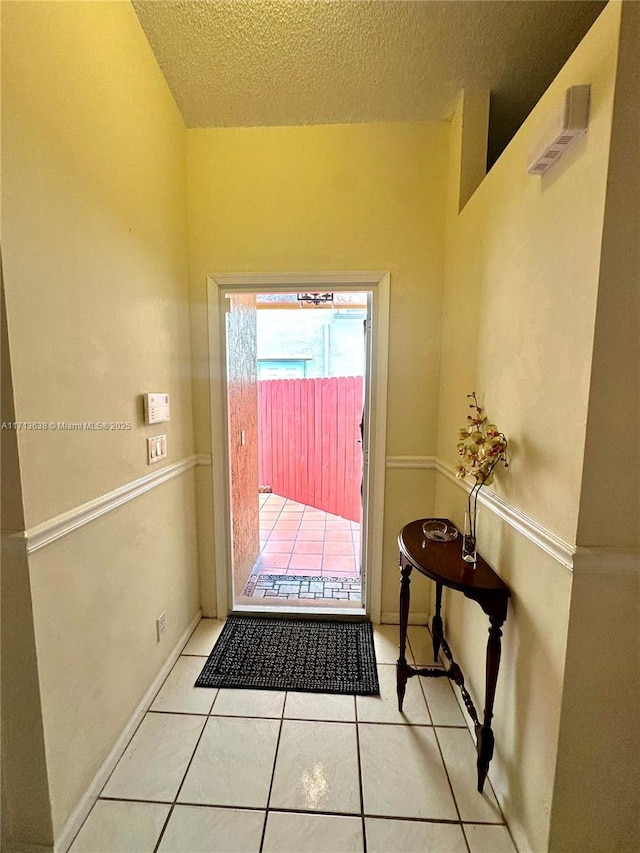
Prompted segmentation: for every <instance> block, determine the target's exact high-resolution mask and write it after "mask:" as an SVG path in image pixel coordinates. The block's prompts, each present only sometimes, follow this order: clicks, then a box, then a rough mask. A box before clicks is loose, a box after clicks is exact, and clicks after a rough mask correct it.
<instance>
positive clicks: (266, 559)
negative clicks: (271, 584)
mask: <svg viewBox="0 0 640 853" xmlns="http://www.w3.org/2000/svg"><path fill="white" fill-rule="evenodd" d="M290 557H291V554H282V553H279V554H261V555H260V557H258V562H257V564H256V565H257V567H258V569H259V571H260V572H261V573H262V574H264V573H265V572H264V570H265V569H286V568H287V567H288V565H289V558H290Z"/></svg>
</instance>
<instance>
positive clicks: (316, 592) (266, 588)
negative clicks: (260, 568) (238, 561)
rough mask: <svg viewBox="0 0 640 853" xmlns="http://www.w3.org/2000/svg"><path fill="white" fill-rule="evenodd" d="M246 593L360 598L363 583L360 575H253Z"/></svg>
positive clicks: (314, 597)
mask: <svg viewBox="0 0 640 853" xmlns="http://www.w3.org/2000/svg"><path fill="white" fill-rule="evenodd" d="M242 594H243V595H245V596H247V597H249V598H264V599H266V600H268V599H270V598H279V599H282V598H293V599H308V600H310V599H316V600H318V599H324V600H325V601H326V600H330V601H331V600H342V601H360V599H361V597H362V585H361V583H360V580H359V578H357V577H353V578H335V577H320V575H263V574H254V575H250V576H249V580H248V581H247V583H246V586H245V588H244V591H243V593H242Z"/></svg>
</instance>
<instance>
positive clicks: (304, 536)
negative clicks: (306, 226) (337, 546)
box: [296, 530, 324, 542]
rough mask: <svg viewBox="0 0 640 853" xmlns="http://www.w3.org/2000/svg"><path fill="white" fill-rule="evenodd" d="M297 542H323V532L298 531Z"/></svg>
mask: <svg viewBox="0 0 640 853" xmlns="http://www.w3.org/2000/svg"><path fill="white" fill-rule="evenodd" d="M296 538H297V540H298V542H305V541H306V542H324V530H299V531H298V535H297V537H296Z"/></svg>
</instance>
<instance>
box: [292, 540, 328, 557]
mask: <svg viewBox="0 0 640 853" xmlns="http://www.w3.org/2000/svg"><path fill="white" fill-rule="evenodd" d="M323 547H324V543H323V542H322V541H321V540H320V541H317V542H314V541H311V542H307V541H302V542H300V541H298V542H296V543H295V544H294V546H293V553H294V554H322V549H323Z"/></svg>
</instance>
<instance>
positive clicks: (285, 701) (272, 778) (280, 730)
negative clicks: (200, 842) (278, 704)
mask: <svg viewBox="0 0 640 853" xmlns="http://www.w3.org/2000/svg"><path fill="white" fill-rule="evenodd" d="M288 692H289V691H287V690H285V691H284V701H283V702H282V713H281V714H280V728H279V729H278V739H277V741H276V750H275V752H274V754H273V767H272V769H271V782H270V783H269V791H268V792H267V802H266V806H265V812H264V825H263V827H262V836H261V837H260V848H259V853H262V848H263V846H264V838H265V835H266V832H267V821H268V819H269V804H270V802H271V792H272V790H273V780H274V779H275V776H276V763H277V761H278V751H279V749H280V738H281V737H282V726H283V724H284V709H285V708H286V706H287V693H288Z"/></svg>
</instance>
